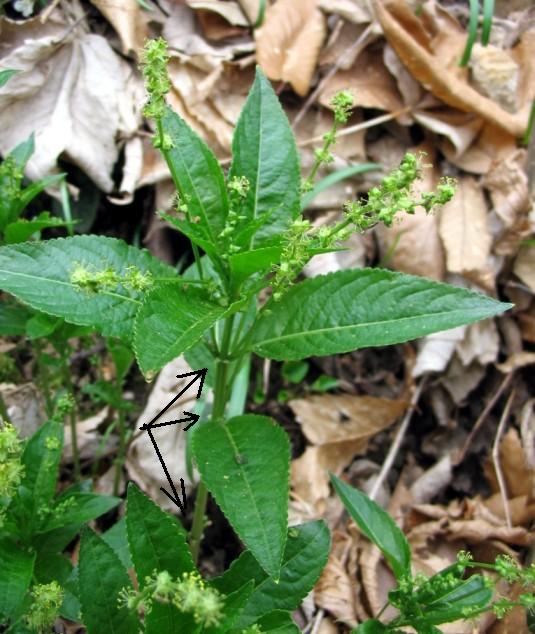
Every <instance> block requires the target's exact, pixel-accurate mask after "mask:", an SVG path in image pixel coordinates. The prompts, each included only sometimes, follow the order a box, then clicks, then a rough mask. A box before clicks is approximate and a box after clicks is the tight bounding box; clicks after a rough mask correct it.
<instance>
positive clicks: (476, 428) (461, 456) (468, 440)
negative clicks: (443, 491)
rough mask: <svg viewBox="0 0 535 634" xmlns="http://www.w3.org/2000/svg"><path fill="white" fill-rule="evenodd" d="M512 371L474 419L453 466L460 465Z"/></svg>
mask: <svg viewBox="0 0 535 634" xmlns="http://www.w3.org/2000/svg"><path fill="white" fill-rule="evenodd" d="M513 373H514V370H513V371H512V372H510V373H509V374H508V375H507V376H506V377H505V379H504V380H503V381H502V384H501V385H500V387H499V388H498V390H497V391H496V392H495V393H494V396H493V397H492V398H491V399H490V401H489V402H488V403H487V405H486V407H485V409H484V410H483V411H482V412H481V414H480V415H479V418H478V419H477V420H476V422H475V424H474V426H473V427H472V429H471V431H470V433H469V434H468V437H467V438H466V440H465V442H464V445H463V447H462V449H461V450H460V452H459V454H458V455H457V456H456V457H455V459H454V460H453V461H452V462H453V466H454V467H457V466H458V465H460V464H461V462H462V461H463V460H464V459H465V457H466V453H467V452H468V449H469V448H470V445H471V444H472V441H473V440H474V436H475V435H476V434H477V432H478V431H479V429H480V428H481V425H483V423H484V422H485V419H486V418H487V416H488V415H489V414H490V412H491V410H492V408H493V407H494V406H495V405H496V403H497V402H498V400H499V398H500V397H501V395H502V394H503V393H504V392H505V390H506V389H507V386H508V385H509V383H510V382H511V379H512V378H513Z"/></svg>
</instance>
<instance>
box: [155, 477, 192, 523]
mask: <svg viewBox="0 0 535 634" xmlns="http://www.w3.org/2000/svg"><path fill="white" fill-rule="evenodd" d="M180 488H181V489H182V500H181V499H180V496H179V495H177V493H176V490H175V487H172V489H173V492H174V493H175V495H174V496H173V495H171V494H170V493H168V492H167V491H166V490H165V489H164V488H163V487H160V491H162V492H163V493H165V495H167V497H168V498H169V499H170V500H171V502H173V504H176V505H177V506H178V508H179V509H180V510H181V511H182V515H186V508H187V506H188V498H187V496H186V488H185V486H184V480H183V479H182V478H180Z"/></svg>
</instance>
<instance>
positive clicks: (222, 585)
mask: <svg viewBox="0 0 535 634" xmlns="http://www.w3.org/2000/svg"><path fill="white" fill-rule="evenodd" d="M330 547H331V539H330V535H329V529H328V528H327V526H326V525H325V524H324V523H323V522H322V521H314V522H308V523H307V524H301V525H300V526H293V527H292V528H290V529H289V531H288V540H287V542H286V547H285V550H284V558H283V563H282V567H281V574H280V580H279V582H278V583H276V582H275V581H274V580H273V579H271V578H270V577H269V576H268V575H267V574H266V573H265V572H264V570H262V568H261V567H260V566H259V564H258V562H257V561H256V560H255V558H254V557H253V556H252V554H251V553H250V551H246V552H244V553H242V554H241V555H240V556H239V557H238V559H236V561H234V562H233V563H232V565H231V567H230V568H229V569H228V570H227V571H226V572H225V573H224V574H223V575H222V576H220V577H217V578H216V579H213V580H212V584H213V585H214V587H215V588H216V589H218V590H219V591H220V592H223V593H224V594H229V593H231V592H234V591H235V590H236V589H238V588H240V587H241V586H242V585H243V584H244V583H246V581H248V580H251V579H252V580H253V581H254V583H255V588H254V591H253V594H252V595H251V597H250V598H249V600H248V601H247V604H246V606H245V609H244V611H243V612H242V614H241V616H240V618H239V619H238V622H237V623H236V624H235V627H236V628H245V627H247V626H249V625H251V624H253V623H256V622H257V621H258V619H261V618H262V617H263V616H265V615H266V614H269V613H270V612H272V611H273V610H286V611H289V610H294V609H295V608H297V607H298V606H299V604H300V603H301V601H302V600H303V599H304V597H305V596H306V595H307V594H308V593H309V592H310V590H311V589H312V588H313V587H314V584H315V583H316V581H317V580H318V578H319V576H320V574H321V571H322V570H323V568H324V566H325V564H326V563H327V558H328V557H329V550H330Z"/></svg>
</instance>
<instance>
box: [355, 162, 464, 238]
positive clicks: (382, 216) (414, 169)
mask: <svg viewBox="0 0 535 634" xmlns="http://www.w3.org/2000/svg"><path fill="white" fill-rule="evenodd" d="M420 159H421V157H419V156H416V155H414V154H411V153H408V154H406V155H405V156H404V158H403V160H402V161H401V165H400V166H399V168H398V169H396V170H394V171H392V172H390V174H388V176H385V178H383V179H382V181H381V183H380V184H379V186H378V187H373V188H372V189H371V190H370V191H369V193H368V200H367V201H363V200H357V201H351V202H348V203H346V204H345V206H344V213H345V215H346V218H347V219H349V220H350V222H351V223H352V224H353V225H354V226H355V227H356V228H357V230H358V231H366V230H367V229H371V228H372V227H374V226H375V225H377V224H379V223H383V224H384V225H385V226H386V227H391V226H392V224H393V223H394V219H395V217H396V214H398V213H399V212H404V213H407V214H414V213H415V211H416V208H417V207H423V208H424V209H425V211H426V212H427V213H429V212H430V211H432V210H433V208H434V207H436V206H439V205H444V204H446V203H447V202H449V201H450V200H451V199H452V197H453V195H454V193H455V181H454V180H453V179H451V178H443V179H441V181H440V183H439V185H438V187H437V190H436V191H434V192H424V193H422V194H421V198H417V197H415V196H414V194H413V193H412V191H411V189H412V186H413V184H414V182H415V181H416V180H417V179H419V178H420V177H421V163H420Z"/></svg>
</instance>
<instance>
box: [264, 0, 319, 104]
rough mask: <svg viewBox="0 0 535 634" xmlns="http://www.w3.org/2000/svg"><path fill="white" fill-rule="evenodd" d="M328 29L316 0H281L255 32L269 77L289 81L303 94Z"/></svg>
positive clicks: (265, 70)
mask: <svg viewBox="0 0 535 634" xmlns="http://www.w3.org/2000/svg"><path fill="white" fill-rule="evenodd" d="M325 32H326V24H325V17H324V15H323V14H322V12H321V11H320V10H319V9H318V6H317V1H316V0H278V1H277V2H276V3H275V4H274V5H272V6H271V7H269V8H268V9H267V11H266V17H265V20H264V23H263V24H262V26H261V27H260V28H259V29H258V30H257V31H256V32H255V39H256V55H257V59H258V63H259V64H260V66H261V67H262V69H263V71H264V72H265V73H266V75H267V76H268V77H269V78H270V79H280V80H282V81H287V82H288V83H290V84H291V85H292V87H293V89H294V90H295V92H296V93H297V94H298V95H301V96H304V95H306V93H307V92H308V89H309V88H310V82H311V80H312V75H313V73H314V70H315V68H316V63H317V61H318V56H319V51H320V48H321V45H322V44H323V40H324V38H325Z"/></svg>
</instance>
